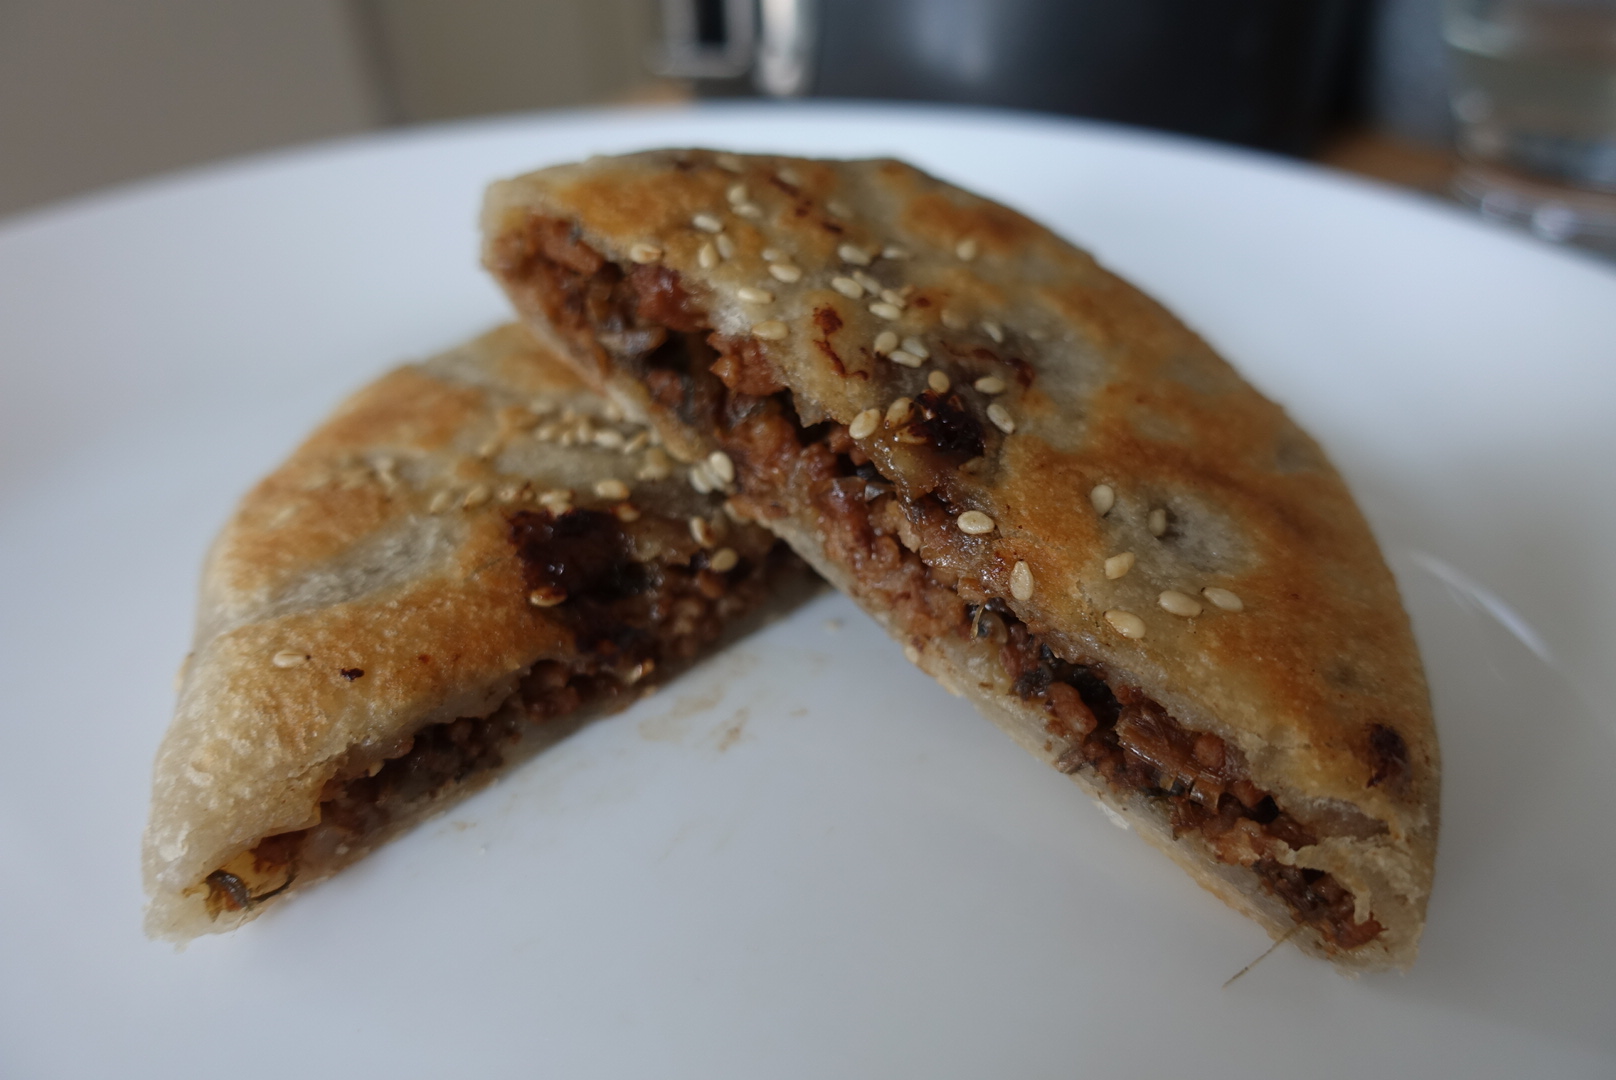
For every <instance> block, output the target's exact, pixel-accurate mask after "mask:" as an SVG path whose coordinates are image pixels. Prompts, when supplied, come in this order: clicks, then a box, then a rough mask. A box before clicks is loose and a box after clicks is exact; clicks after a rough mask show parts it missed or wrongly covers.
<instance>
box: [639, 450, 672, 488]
mask: <svg viewBox="0 0 1616 1080" xmlns="http://www.w3.org/2000/svg"><path fill="white" fill-rule="evenodd" d="M671 475H673V463H672V462H671V461H669V460H668V455H667V453H666V452H665V451H663V450H662V449H661V448H659V447H655V446H653V447H651V449H649V450H647V451H646V452H645V463H644V464H643V465H641V466H640V471H639V472H637V473H635V474H634V478H635V479H636V480H666V479H667V478H668V477H669V476H671Z"/></svg>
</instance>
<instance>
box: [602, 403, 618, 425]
mask: <svg viewBox="0 0 1616 1080" xmlns="http://www.w3.org/2000/svg"><path fill="white" fill-rule="evenodd" d="M600 415H602V416H604V417H605V418H606V419H607V420H608V421H609V422H611V423H613V424H619V423H622V421H623V406H621V405H619V404H618V403H617V402H615V401H608V402H606V404H604V405H602V406H601V408H600Z"/></svg>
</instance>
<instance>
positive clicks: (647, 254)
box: [628, 243, 662, 266]
mask: <svg viewBox="0 0 1616 1080" xmlns="http://www.w3.org/2000/svg"><path fill="white" fill-rule="evenodd" d="M628 257H629V258H631V259H633V260H634V261H635V262H637V263H639V264H641V265H642V266H643V265H645V264H646V263H654V262H660V261H661V259H662V249H661V248H659V247H657V246H656V245H655V244H646V243H637V244H630V245H629V248H628Z"/></svg>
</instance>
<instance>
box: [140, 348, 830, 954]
mask: <svg viewBox="0 0 1616 1080" xmlns="http://www.w3.org/2000/svg"><path fill="white" fill-rule="evenodd" d="M659 443H660V440H659V439H658V438H657V437H656V435H655V433H654V432H652V431H650V430H647V429H646V428H645V427H644V426H643V425H640V424H635V423H630V422H626V421H625V420H624V418H623V415H622V413H621V411H620V410H618V409H616V408H615V407H613V406H611V405H609V404H608V403H607V402H606V401H605V400H603V399H602V398H600V397H599V396H598V395H596V394H594V393H592V392H590V391H588V390H587V389H586V388H585V386H584V385H583V383H581V382H580V381H579V380H578V378H577V376H576V375H574V374H573V373H572V372H571V371H569V370H568V369H567V368H566V367H565V366H564V365H562V364H561V363H560V362H559V361H558V360H557V359H556V358H555V357H554V355H553V354H552V353H550V352H549V351H548V350H545V349H542V348H541V347H539V346H538V345H536V343H534V341H533V339H532V337H531V336H530V335H529V334H528V332H527V331H525V330H523V329H521V328H520V327H516V326H511V327H506V328H503V329H501V330H496V331H494V332H492V333H490V334H488V335H485V336H484V337H481V338H479V339H477V340H476V341H474V342H472V343H470V344H468V345H466V346H464V347H462V348H460V349H457V350H454V351H452V352H449V353H447V354H444V355H442V356H439V357H437V358H435V359H432V360H429V361H427V362H426V363H423V364H420V365H413V366H409V367H404V368H401V369H399V370H397V371H394V372H393V373H391V374H389V375H387V376H385V377H384V378H382V379H381V380H379V381H378V382H376V383H374V384H372V385H371V386H369V387H368V388H366V389H364V390H362V391H360V392H359V393H358V394H357V395H355V396H354V397H353V398H352V399H351V400H349V401H348V402H347V403H346V404H344V405H343V406H342V407H341V408H340V409H339V410H338V411H337V413H336V414H335V415H334V416H332V417H331V418H330V419H329V420H328V421H327V422H326V423H325V424H324V426H323V427H321V428H320V429H319V430H318V431H317V432H316V433H315V434H314V435H313V436H312V437H310V439H309V440H308V441H307V442H306V443H304V444H303V446H302V447H300V448H299V449H298V450H297V451H296V452H295V453H294V454H293V455H292V456H291V458H290V460H288V461H287V462H286V463H285V464H284V465H282V466H281V467H280V468H279V469H277V470H276V471H275V472H274V473H273V474H271V475H270V476H269V477H268V478H266V479H265V480H263V481H262V482H261V483H260V484H259V485H258V486H257V487H256V488H254V489H253V490H252V491H251V492H250V493H249V494H248V495H247V496H246V498H245V499H244V500H243V502H242V504H241V506H240V507H239V508H238V510H237V511H236V513H235V516H234V517H233V518H232V519H231V520H230V522H229V524H228V525H226V527H225V529H224V532H223V533H222V535H221V536H220V537H219V539H218V540H217V542H216V543H215V545H214V549H213V552H212V554H211V556H210V557H209V560H208V564H207V567H206V570H205V573H204V578H203V584H202V598H201V604H200V615H199V625H198V628H197V636H196V646H195V651H194V652H193V653H192V655H191V656H190V657H189V658H188V660H187V663H186V665H185V668H184V670H183V672H182V674H181V677H180V694H179V705H178V709H177V713H176V715H175V718H174V721H173V724H172V726H171V727H170V728H169V731H168V734H167V736H166V737H165V738H164V740H163V743H162V748H161V749H160V751H159V753H158V757H157V764H156V770H155V779H154V786H153V795H152V809H151V821H150V824H149V825H148V827H147V830H146V840H145V852H144V861H145V874H146V888H147V892H148V893H149V894H150V896H151V898H152V902H151V905H150V907H149V909H148V914H147V929H148V931H149V932H150V933H152V934H153V935H155V936H161V937H167V938H173V939H177V940H184V939H186V938H191V937H194V936H196V935H197V934H201V933H208V932H211V931H218V930H224V929H228V928H230V927H233V926H236V925H238V924H239V923H241V922H243V921H244V920H246V919H248V918H251V917H253V916H255V915H257V914H259V913H260V912H261V911H262V910H263V909H264V907H265V906H266V905H267V904H270V903H272V902H275V901H276V900H277V899H278V898H280V897H283V896H285V895H287V894H288V893H289V892H292V891H295V890H297V889H300V888H302V887H304V886H306V885H308V884H310V883H312V882H314V881H316V880H318V879H320V878H322V877H326V876H328V875H330V874H331V873H333V872H335V871H336V870H338V869H340V868H341V867H343V866H345V865H347V864H348V863H350V862H352V861H353V860H355V859H357V858H359V857H360V856H361V855H363V854H364V853H365V852H367V851H369V850H370V849H372V848H374V847H375V846H376V845H378V844H380V843H382V842H384V841H386V840H388V839H390V838H391V837H393V836H396V835H397V834H399V833H400V832H402V831H403V830H405V829H407V828H409V827H410V826H411V825H413V824H414V823H416V822H417V821H419V820H421V819H422V818H424V817H426V816H428V815H430V814H433V813H436V812H437V811H439V810H441V809H443V808H444V807H445V806H447V805H448V804H449V802H450V801H452V800H453V799H455V798H457V797H459V796H461V795H463V794H465V793H467V792H469V791H472V790H474V789H475V788H476V787H478V786H479V785H480V784H482V783H483V782H486V781H487V780H488V779H490V778H491V777H492V776H494V775H495V773H496V771H497V770H499V769H501V768H503V767H505V766H508V765H510V764H512V763H513V762H515V761H518V760H520V759H522V758H524V757H526V756H528V755H530V754H532V753H534V752H536V751H537V750H539V749H541V748H542V747H544V746H546V745H549V744H550V743H553V742H554V741H555V740H556V739H558V738H560V737H561V736H563V735H565V734H567V733H568V732H570V731H571V730H573V729H574V728H575V727H576V726H577V724H578V723H579V722H580V721H582V720H583V719H585V718H586V717H589V716H593V715H599V714H600V713H602V712H604V711H608V710H611V709H614V708H621V707H624V706H626V705H628V704H630V703H632V702H633V701H634V700H635V699H636V698H638V697H639V696H640V695H641V694H642V693H644V692H645V691H647V690H648V689H649V688H650V687H651V686H653V685H655V684H656V683H657V682H658V681H659V680H661V679H664V678H665V677H667V676H668V675H669V674H670V673H672V672H675V671H677V670H678V669H679V668H680V667H682V666H684V665H687V664H688V663H689V662H690V661H691V660H692V659H694V658H695V657H696V656H697V655H698V653H701V652H703V651H705V650H708V649H710V648H711V647H712V646H714V645H715V644H717V643H718V642H719V641H720V640H721V639H723V638H725V637H727V636H731V635H733V634H735V633H738V632H739V631H740V630H741V629H742V628H743V627H744V624H745V623H746V622H747V621H748V620H749V619H751V618H755V617H757V616H758V615H760V614H762V613H764V612H765V611H767V610H769V609H772V608H774V607H775V606H777V605H779V604H784V603H788V602H789V601H790V599H792V598H793V597H798V598H800V597H801V596H802V595H804V587H805V586H807V585H808V584H809V583H810V582H811V575H809V574H808V573H807V570H806V568H805V567H803V566H802V564H801V562H800V561H799V560H798V559H797V558H796V557H795V556H794V555H792V554H791V553H790V551H789V549H787V548H786V546H785V545H784V544H781V543H780V542H779V541H778V540H776V539H775V537H774V536H772V535H771V534H770V533H768V532H767V531H766V530H764V529H761V528H759V527H758V526H756V525H753V524H747V523H740V522H736V521H733V520H732V519H730V518H729V517H728V516H727V515H726V514H725V513H724V510H723V506H722V502H721V498H720V496H717V495H714V494H703V493H701V492H698V491H695V490H693V489H692V488H691V487H690V485H689V483H688V482H687V480H686V478H685V475H684V472H683V470H678V471H677V472H676V471H675V470H674V469H673V468H672V465H671V462H670V461H669V459H668V457H667V454H666V451H665V450H664V449H662V447H661V446H660V445H659Z"/></svg>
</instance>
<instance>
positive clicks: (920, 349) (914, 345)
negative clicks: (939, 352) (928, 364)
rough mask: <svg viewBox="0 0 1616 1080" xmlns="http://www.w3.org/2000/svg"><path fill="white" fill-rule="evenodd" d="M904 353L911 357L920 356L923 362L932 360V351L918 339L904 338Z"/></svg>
mask: <svg viewBox="0 0 1616 1080" xmlns="http://www.w3.org/2000/svg"><path fill="white" fill-rule="evenodd" d="M903 351H904V352H906V353H908V354H909V355H911V356H918V357H920V358H921V359H922V360H930V359H931V350H930V349H928V348H926V343H925V342H924V341H921V340H920V339H919V338H917V337H906V338H904V339H903Z"/></svg>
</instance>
